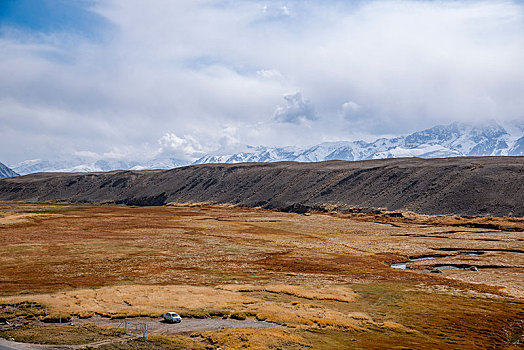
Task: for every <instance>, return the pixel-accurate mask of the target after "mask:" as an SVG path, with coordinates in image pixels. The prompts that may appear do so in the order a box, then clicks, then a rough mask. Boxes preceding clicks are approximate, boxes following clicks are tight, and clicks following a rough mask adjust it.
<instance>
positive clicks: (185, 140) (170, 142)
mask: <svg viewBox="0 0 524 350" xmlns="http://www.w3.org/2000/svg"><path fill="white" fill-rule="evenodd" d="M158 143H159V145H160V150H159V154H160V155H164V156H170V157H172V158H174V159H178V160H184V161H191V162H192V161H195V160H196V159H198V158H200V157H201V156H203V155H204V154H205V153H204V151H206V149H205V147H204V146H202V145H201V144H200V142H198V141H197V140H196V139H195V138H194V137H193V136H191V135H184V136H183V137H178V136H177V135H175V134H173V133H165V134H164V135H163V136H162V137H161V138H160V139H159V140H158ZM207 151H209V150H207Z"/></svg>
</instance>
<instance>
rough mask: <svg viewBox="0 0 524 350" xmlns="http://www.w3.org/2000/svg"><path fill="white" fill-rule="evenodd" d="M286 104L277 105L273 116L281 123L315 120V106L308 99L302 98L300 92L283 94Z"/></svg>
mask: <svg viewBox="0 0 524 350" xmlns="http://www.w3.org/2000/svg"><path fill="white" fill-rule="evenodd" d="M284 100H286V104H285V105H284V106H277V109H276V110H275V114H274V115H273V118H274V119H275V120H276V121H278V122H281V123H302V122H305V121H307V120H316V119H317V116H316V112H315V107H314V106H313V104H312V103H311V101H309V100H308V99H304V98H303V97H302V94H301V93H300V92H297V93H294V94H289V95H284Z"/></svg>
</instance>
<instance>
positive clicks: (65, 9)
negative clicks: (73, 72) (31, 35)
mask: <svg viewBox="0 0 524 350" xmlns="http://www.w3.org/2000/svg"><path fill="white" fill-rule="evenodd" d="M93 5H94V2H93V1H90V0H1V1H0V28H2V29H6V27H7V28H15V29H17V30H22V31H30V32H37V33H45V34H49V33H55V32H66V33H69V34H73V35H80V36H84V37H88V38H91V39H100V38H101V33H102V32H103V31H104V30H105V29H107V27H108V26H109V23H108V22H107V21H106V20H105V19H104V18H103V17H102V16H100V15H98V14H97V13H95V12H92V11H91V10H90V8H91V7H92V6H93Z"/></svg>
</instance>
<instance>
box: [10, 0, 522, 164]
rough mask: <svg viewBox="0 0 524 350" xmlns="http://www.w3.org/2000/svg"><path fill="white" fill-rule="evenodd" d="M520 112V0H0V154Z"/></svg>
mask: <svg viewBox="0 0 524 350" xmlns="http://www.w3.org/2000/svg"><path fill="white" fill-rule="evenodd" d="M492 119H495V120H501V121H504V120H524V4H523V2H521V1H497V0H490V1H402V0H400V1H326V0H309V1H302V0H301V1H299V0H296V1H255V0H245V1H232V0H231V1H220V0H209V1H199V0H187V1H186V0H172V1H165V0H147V1H143V0H104V1H102V0H101V1H81V0H78V1H72V0H40V1H39V0H1V1H0V162H4V163H7V164H15V163H17V162H19V161H22V160H26V159H34V158H43V159H52V158H54V157H57V156H60V155H67V154H93V153H96V154H99V155H103V156H114V157H123V158H141V157H142V158H143V157H151V156H154V155H158V154H160V155H172V156H174V157H176V158H181V159H188V160H189V159H192V158H194V157H196V156H198V155H200V154H202V153H204V152H209V151H213V150H215V149H217V148H226V149H228V148H229V149H234V148H235V147H237V144H239V143H240V144H250V145H266V146H285V145H297V146H304V145H311V144H315V143H319V142H322V141H332V140H353V139H359V138H364V139H372V138H375V137H377V136H382V135H399V134H406V133H409V132H412V131H415V130H419V129H422V128H425V127H431V126H434V125H436V124H446V123H450V122H453V121H484V120H486V121H487V120H492Z"/></svg>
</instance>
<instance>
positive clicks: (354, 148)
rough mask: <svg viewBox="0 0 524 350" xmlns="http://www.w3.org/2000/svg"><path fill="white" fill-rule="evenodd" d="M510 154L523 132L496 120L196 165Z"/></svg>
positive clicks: (523, 142)
mask: <svg viewBox="0 0 524 350" xmlns="http://www.w3.org/2000/svg"><path fill="white" fill-rule="evenodd" d="M518 137H520V138H518ZM507 155H524V137H522V131H521V132H520V135H510V134H509V133H508V132H507V131H506V129H504V128H503V127H502V126H500V125H498V124H497V123H494V122H491V123H488V124H485V125H480V126H479V125H473V124H466V123H453V124H450V125H439V126H435V127H433V128H430V129H426V130H422V131H417V132H415V133H412V134H410V135H408V136H402V137H395V138H391V139H386V138H381V139H377V140H375V141H374V142H364V141H339V142H324V143H321V144H319V145H315V146H312V147H309V148H305V149H298V148H293V147H285V148H278V147H261V146H259V147H251V148H249V149H248V150H247V151H244V152H239V153H234V154H226V155H224V154H222V155H207V156H205V157H202V158H200V159H199V160H197V161H196V162H195V164H202V163H238V162H277V161H298V162H317V161H323V160H335V159H338V160H365V159H380V158H398V157H422V158H438V157H458V156H507Z"/></svg>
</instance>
